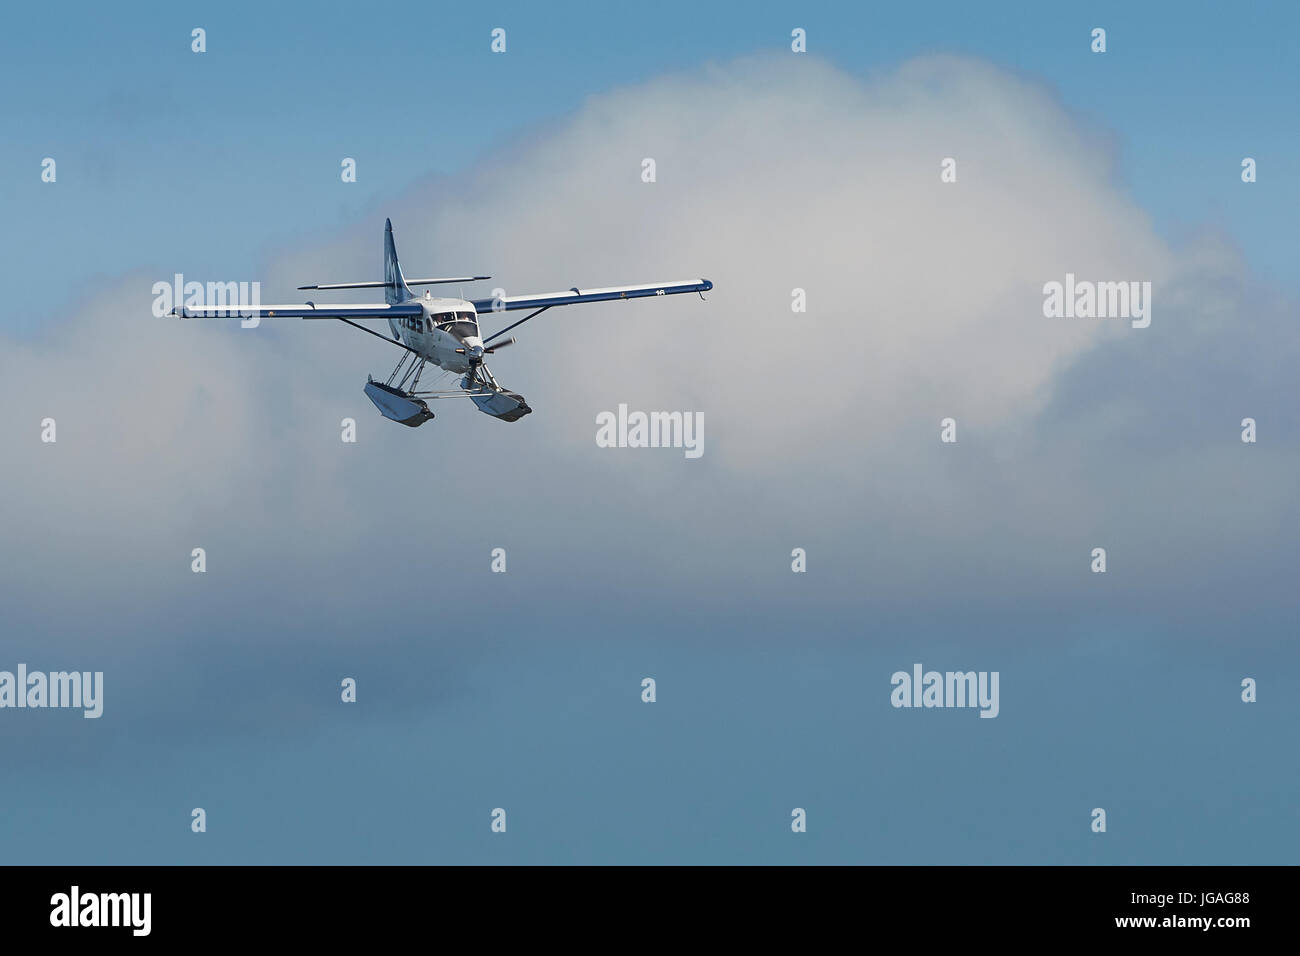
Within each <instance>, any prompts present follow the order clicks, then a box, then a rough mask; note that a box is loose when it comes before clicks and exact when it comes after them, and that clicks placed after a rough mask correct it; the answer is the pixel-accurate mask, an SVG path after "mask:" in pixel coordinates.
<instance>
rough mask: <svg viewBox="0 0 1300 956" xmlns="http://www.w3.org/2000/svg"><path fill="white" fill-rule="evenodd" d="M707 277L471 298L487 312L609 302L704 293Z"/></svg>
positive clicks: (483, 311)
mask: <svg viewBox="0 0 1300 956" xmlns="http://www.w3.org/2000/svg"><path fill="white" fill-rule="evenodd" d="M712 288H713V283H712V282H710V281H709V280H708V279H680V280H678V281H676V282H658V283H655V282H650V283H646V284H645V285H618V286H611V287H610V288H608V289H570V290H569V291H568V292H545V293H539V294H534V295H510V296H503V297H502V298H499V299H474V300H473V302H474V309H475V310H476V311H477V312H478V313H479V315H480V316H481V315H483V314H484V313H487V312H510V311H513V310H515V309H549V308H551V307H553V306H557V305H576V304H578V303H579V302H610V301H613V300H616V299H639V298H641V297H642V296H647V295H680V294H681V293H683V292H708V291H709V290H710V289H712Z"/></svg>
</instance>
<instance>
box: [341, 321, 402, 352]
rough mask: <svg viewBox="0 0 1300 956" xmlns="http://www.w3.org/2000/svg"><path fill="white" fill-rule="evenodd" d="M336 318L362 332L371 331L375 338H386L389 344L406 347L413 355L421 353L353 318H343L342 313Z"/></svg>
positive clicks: (400, 347)
mask: <svg viewBox="0 0 1300 956" xmlns="http://www.w3.org/2000/svg"><path fill="white" fill-rule="evenodd" d="M336 318H337V319H338V320H339V321H340V322H346V323H347V324H348V325H350V326H352V327H353V328H354V329H360V330H361V331H362V332H369V333H370V334H371V335H373V336H374V337H375V338H377V339H383V340H384V341H385V342H387V343H388V344H389V345H396V346H397V347H398V348H399V349H406V351H408V352H410V353H411V354H413V355H419V354H420V353H419V352H417V351H415V349H413V348H411V347H410V346H409V345H405V344H403V343H402V342H395V341H394V340H392V339H390V338H389V337H388V336H386V335H380V334H379V333H378V332H376V331H375V330H374V329H368V328H366V327H365V326H364V325H357V323H355V322H353V321H352V320H351V319H345V318H343V316H341V315H340V316H336Z"/></svg>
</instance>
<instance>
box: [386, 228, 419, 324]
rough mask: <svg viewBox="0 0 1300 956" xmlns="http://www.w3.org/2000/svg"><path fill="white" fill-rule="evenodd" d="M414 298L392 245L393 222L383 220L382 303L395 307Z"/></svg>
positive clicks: (394, 247)
mask: <svg viewBox="0 0 1300 956" xmlns="http://www.w3.org/2000/svg"><path fill="white" fill-rule="evenodd" d="M411 298H414V296H413V295H411V290H410V289H409V288H407V286H406V278H405V277H404V276H403V275H402V267H401V266H400V265H399V264H398V262H397V246H395V245H393V220H391V219H385V220H384V301H385V302H387V303H388V304H389V305H397V304H398V303H401V302H405V301H406V300H407V299H411Z"/></svg>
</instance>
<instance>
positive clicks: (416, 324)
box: [171, 219, 713, 428]
mask: <svg viewBox="0 0 1300 956" xmlns="http://www.w3.org/2000/svg"><path fill="white" fill-rule="evenodd" d="M490 278H491V276H477V275H476V276H453V277H450V278H442V279H407V278H406V277H405V276H404V275H403V274H402V267H401V264H400V263H399V262H398V260H397V247H396V245H395V244H394V242H393V223H392V220H391V219H389V220H385V222H384V279H383V281H382V282H334V283H329V284H317V285H304V286H299V287H298V289H299V291H307V290H317V291H322V292H325V291H334V290H339V289H383V290H384V301H383V302H382V303H377V304H373V305H351V304H317V303H315V302H310V301H308V302H303V303H301V304H297V305H258V306H256V308H255V309H253V310H250V309H248V308H242V309H238V310H236V309H233V308H232V306H231V305H230V304H225V305H211V306H202V305H190V304H188V303H186V304H184V305H180V306H177V307H176V308H174V309H172V312H171V314H173V315H175V316H177V317H179V318H185V319H191V318H229V317H235V316H238V317H245V316H248V315H250V314H254V315H256V316H257V317H258V318H259V320H260V319H337V320H338V321H340V322H345V323H346V324H348V325H351V326H353V327H354V328H358V329H360V330H361V331H363V332H367V333H369V334H370V335H374V336H376V337H377V338H379V339H382V340H383V341H385V342H389V343H390V344H392V345H396V346H397V347H398V348H400V349H402V350H403V351H402V356H401V358H400V359H399V360H398V363H397V367H396V368H394V369H393V371H392V374H390V375H389V376H388V378H387V379H386V380H385V381H383V382H377V381H375V380H374V378H373V377H372V376H367V379H368V380H367V382H366V385H365V393H366V396H367V397H368V398H369V399H370V401H371V402H373V403H374V405H375V407H376V408H377V409H379V412H380V414H381V415H383V416H384V417H385V418H388V419H391V420H392V421H395V422H399V423H400V424H403V425H409V426H410V427H412V428H417V427H419V426H420V425H423V424H424V423H425V422H426V421H428V420H429V419H431V418H433V417H434V414H433V412H431V411H429V404H428V403H429V401H431V400H436V399H446V398H469V399H470V400H471V401H473V402H474V404H475V405H476V406H478V408H479V410H480V411H482V412H485V413H487V414H488V415H491V416H492V417H493V418H499V419H501V420H502V421H507V422H515V421H518V420H519V419H521V418H523V417H524V416H525V415H527V414H528V413H530V412H531V411H532V408H531V407H530V406H529V405H528V403H527V402H526V401H525V400H524V397H523V396H522V395H520V394H519V393H518V392H512V391H510V390H509V389H507V388H504V387H502V386H501V384H500V383H498V382H497V380H496V377H495V376H493V374H492V372H491V371H489V369H488V367H487V364H486V363H485V362H484V361H483V359H484V356H487V355H493V354H495V353H496V352H497V350H498V349H503V348H505V347H506V346H508V345H513V344H515V339H514V337H513V336H509V337H507V336H506V333H507V332H510V331H513V330H514V329H516V328H518V327H519V326H521V325H523V324H524V323H525V322H527V321H528V320H529V319H534V318H536V317H537V316H539V315H541V314H542V313H543V312H545V311H547V310H548V309H553V308H556V307H557V306H562V305H577V304H579V303H582V302H612V301H622V300H624V299H639V298H643V297H646V296H669V295H681V294H682V293H686V292H698V293H700V298H704V293H705V292H708V291H709V290H710V289H712V288H713V283H712V282H710V281H709V280H708V279H684V280H680V281H677V282H650V283H642V284H640V285H624V286H611V287H609V288H602V289H578V288H571V289H569V290H568V291H567V292H549V293H543V294H535V295H512V296H506V295H498V296H495V297H493V298H489V299H449V298H438V297H435V296H434V295H433V294H432V293H431V292H430V291H429V290H428V289H426V290H425V292H424V294H423V295H416V294H415V293H414V292H412V291H411V290H412V287H415V286H434V285H447V284H454V283H466V282H476V281H480V280H483V279H490ZM498 291H500V290H498ZM516 310H528V315H525V316H524V317H523V318H522V319H519V320H518V321H517V322H512V323H511V324H510V325H507V326H506V327H505V328H503V329H500V330H499V331H496V332H493V333H492V334H491V335H488V336H486V337H484V336H483V333H482V332H481V331H480V328H479V316H480V315H481V314H484V313H492V314H496V313H498V312H513V311H516ZM371 320H378V321H387V323H388V331H389V333H390V334H391V336H392V338H391V339H390V338H389V337H388V336H387V335H384V334H383V333H382V332H379V331H376V330H375V329H373V328H369V327H367V326H365V325H362V324H361V323H362V322H366V321H371ZM429 365H433V366H434V367H435V368H439V369H442V373H439V375H438V378H439V379H445V378H447V377H448V376H456V377H459V381H458V383H457V385H456V387H453V388H438V387H436V386H437V385H438V384H440V383H439V382H434V383H433V385H434V386H435V387H427V388H424V389H421V388H420V377H421V375H422V374H423V373H424V371H425V369H426V367H427V366H429Z"/></svg>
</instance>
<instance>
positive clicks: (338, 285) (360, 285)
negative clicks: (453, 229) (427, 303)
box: [298, 276, 492, 292]
mask: <svg viewBox="0 0 1300 956" xmlns="http://www.w3.org/2000/svg"><path fill="white" fill-rule="evenodd" d="M491 278H492V277H491V276H452V277H450V278H447V279H407V280H406V284H407V285H447V284H449V283H452V282H478V281H479V280H480V279H491ZM386 285H388V283H387V282H332V283H330V284H328V285H300V286H298V291H299V292H303V291H306V290H307V289H322V290H328V289H382V288H384V287H385V286H386Z"/></svg>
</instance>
